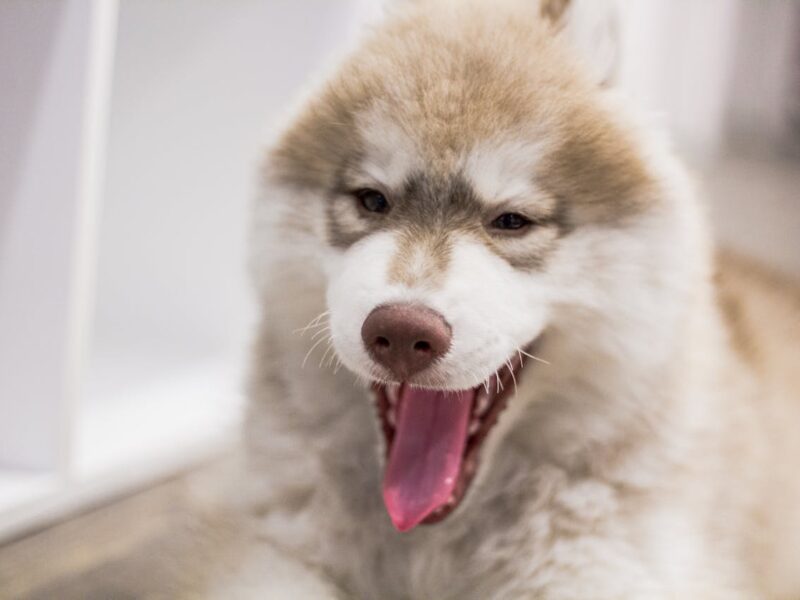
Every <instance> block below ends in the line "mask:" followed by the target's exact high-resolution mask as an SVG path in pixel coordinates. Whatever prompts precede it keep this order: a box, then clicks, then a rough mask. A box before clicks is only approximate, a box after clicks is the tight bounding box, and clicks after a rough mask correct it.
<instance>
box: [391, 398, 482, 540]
mask: <svg viewBox="0 0 800 600" xmlns="http://www.w3.org/2000/svg"><path fill="white" fill-rule="evenodd" d="M474 395H475V393H474V391H472V390H468V391H464V392H437V391H433V390H423V389H416V388H412V387H410V386H408V385H404V386H403V387H402V388H401V396H400V399H399V406H398V411H399V414H398V415H397V427H396V429H395V435H394V441H393V442H392V450H391V453H390V456H389V463H388V465H387V466H386V474H385V476H384V479H383V501H384V503H385V504H386V509H387V510H388V511H389V516H390V517H391V519H392V523H394V526H395V527H396V528H397V529H398V530H399V531H408V530H409V529H411V528H413V527H415V526H417V525H419V523H420V522H421V521H422V520H423V519H425V517H427V516H428V515H429V514H431V513H432V512H433V511H434V510H436V509H437V508H439V507H440V506H442V505H443V504H445V503H446V502H447V501H448V500H449V499H450V495H451V494H452V493H453V490H454V489H455V487H456V483H457V482H458V474H459V470H460V469H461V459H462V457H463V455H464V447H465V445H466V442H467V427H468V425H469V418H470V414H471V412H472V401H473V398H474Z"/></svg>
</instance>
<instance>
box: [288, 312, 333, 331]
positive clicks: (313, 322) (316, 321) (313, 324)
mask: <svg viewBox="0 0 800 600" xmlns="http://www.w3.org/2000/svg"><path fill="white" fill-rule="evenodd" d="M330 312H331V311H329V310H326V311H324V312H321V313H320V314H318V315H317V316H316V317H314V318H313V319H311V320H310V321H309V322H308V324H307V325H306V326H305V327H300V328H299V329H295V330H294V331H293V332H292V333H299V334H300V335H301V336H302V335H303V334H304V333H305V332H306V331H308V330H309V329H312V328H314V327H317V326H319V324H320V321H321V320H322V319H323V318H324V317H326V316H328V315H329V314H330Z"/></svg>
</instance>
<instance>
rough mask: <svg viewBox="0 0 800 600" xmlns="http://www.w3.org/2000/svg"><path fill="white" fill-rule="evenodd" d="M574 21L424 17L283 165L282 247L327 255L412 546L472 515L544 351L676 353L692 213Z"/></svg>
mask: <svg viewBox="0 0 800 600" xmlns="http://www.w3.org/2000/svg"><path fill="white" fill-rule="evenodd" d="M577 4H578V5H576V6H570V3H569V2H567V1H554V0H546V1H544V2H542V3H537V2H526V1H523V0H509V1H504V2H492V3H489V2H487V1H484V2H481V1H464V0H459V1H458V2H456V1H448V0H431V1H428V2H426V1H424V0H421V1H418V2H413V1H412V2H408V4H407V6H405V7H403V8H402V9H400V10H399V11H398V12H397V13H396V14H394V15H392V16H391V17H390V18H389V19H388V20H387V21H386V22H385V23H384V24H382V25H381V26H379V27H377V28H376V29H375V30H374V31H373V32H371V33H370V35H369V36H368V38H367V39H366V40H365V42H364V44H363V45H362V46H361V47H360V48H359V49H358V51H357V52H356V53H354V54H353V56H352V57H351V58H350V59H349V60H348V61H346V62H345V64H344V65H343V66H342V67H341V69H340V70H339V72H338V73H337V74H336V76H335V77H334V78H333V79H331V80H330V81H329V82H328V83H327V84H326V85H325V87H324V88H323V89H322V91H321V92H320V93H319V94H318V95H317V96H315V97H314V98H313V99H312V100H311V101H310V102H309V103H308V105H307V106H306V107H305V109H304V112H302V113H301V114H300V115H299V117H298V118H297V119H296V120H295V121H294V123H293V124H292V125H291V127H290V128H289V129H288V130H287V132H286V133H285V134H284V135H283V137H282V138H281V139H280V141H279V143H278V144H277V145H276V147H275V148H274V149H273V151H272V152H271V154H270V159H269V164H268V167H267V176H268V179H269V185H270V189H272V190H280V191H279V192H278V193H277V195H278V196H280V197H281V198H283V199H284V200H283V202H282V203H281V208H280V215H281V216H280V218H279V219H278V227H279V228H280V227H282V228H285V229H286V230H290V231H294V232H297V233H299V234H301V235H302V236H304V239H307V240H313V245H314V247H315V248H317V249H318V250H319V252H318V255H317V259H318V260H319V263H320V265H321V266H322V268H323V270H324V272H325V275H326V280H327V304H328V309H329V311H330V314H329V317H330V318H329V322H330V332H331V338H332V341H333V345H334V347H335V350H336V353H337V355H338V358H339V359H340V360H341V362H342V363H343V364H344V365H345V366H346V367H348V368H349V369H350V370H351V371H353V372H354V373H355V374H357V375H358V376H360V377H361V378H363V379H365V380H367V381H369V382H371V383H373V384H374V385H375V387H376V390H377V393H378V401H379V406H380V408H381V410H380V414H381V417H382V424H383V430H384V433H385V435H386V440H387V446H388V449H389V463H388V466H387V475H386V482H385V486H384V496H385V498H386V503H387V506H388V507H389V512H390V514H391V515H392V518H393V520H394V522H395V524H396V525H397V526H398V528H399V529H408V528H410V527H413V526H414V525H416V524H417V523H419V522H422V521H423V520H424V521H426V522H431V521H435V520H438V519H440V518H443V517H444V516H445V515H447V514H448V513H449V511H450V510H452V508H453V507H454V506H456V505H457V504H458V502H459V501H460V499H461V497H462V496H463V494H464V491H465V490H466V487H467V485H468V484H469V482H470V480H471V479H472V476H473V474H474V473H475V470H476V469H477V456H478V451H479V449H480V446H481V445H482V444H483V442H484V440H485V439H486V438H487V436H488V434H489V431H490V430H491V429H492V426H493V425H494V423H495V421H496V420H497V418H498V415H499V412H500V411H501V410H502V408H503V407H504V405H505V402H506V399H507V396H508V395H509V393H511V392H513V387H515V386H516V380H517V377H519V376H520V375H522V371H523V370H526V369H527V367H525V368H524V369H523V366H524V365H525V363H526V362H528V363H530V360H531V359H533V356H534V353H535V352H537V350H538V348H539V346H537V344H538V343H539V340H541V339H542V337H543V335H544V334H545V333H547V332H550V331H558V332H561V333H563V334H565V335H570V336H572V337H573V339H580V338H581V336H585V337H586V340H587V341H586V342H585V345H587V346H588V345H589V344H590V342H589V341H588V340H589V339H590V338H592V339H594V337H593V334H590V330H593V328H594V329H596V328H597V327H600V326H602V325H603V324H604V325H606V326H607V333H608V335H609V337H610V338H613V340H611V341H609V340H606V341H607V342H608V343H610V344H611V345H613V344H615V343H617V341H618V340H622V339H624V335H625V334H624V332H625V331H633V330H636V328H637V327H645V328H646V331H647V334H646V335H645V336H644V339H650V340H651V341H653V340H658V339H660V336H667V337H668V336H669V335H671V332H670V328H671V327H672V325H673V324H674V318H673V313H674V312H675V311H674V310H672V309H671V308H670V307H671V306H673V305H676V303H671V301H670V299H669V298H668V297H667V296H668V295H667V294H664V290H665V289H667V288H669V289H672V287H670V286H669V285H662V273H669V274H670V276H675V277H678V275H674V274H675V273H677V271H679V270H680V269H678V268H677V267H676V265H677V266H680V265H684V264H685V262H686V261H685V260H684V259H683V258H682V257H683V256H684V255H685V254H686V252H687V249H686V248H687V246H688V245H690V242H689V241H687V240H689V237H690V236H688V234H687V233H686V231H687V227H686V222H687V221H688V220H690V219H689V218H688V217H686V214H688V212H691V211H690V210H687V208H686V206H685V204H686V203H685V202H684V201H683V200H681V198H683V196H682V194H681V193H679V192H677V191H676V189H675V188H677V187H680V184H679V183H676V180H675V179H674V178H673V177H672V175H673V173H672V171H673V167H672V165H671V163H670V161H669V159H668V158H665V156H667V155H666V153H665V152H663V151H662V150H661V149H660V148H658V147H657V145H654V144H651V143H650V142H649V141H647V140H645V139H644V138H642V136H641V135H640V134H639V132H638V130H637V129H636V127H634V126H633V125H632V124H630V123H628V122H627V121H626V119H625V115H624V114H622V111H620V110H619V109H618V107H617V105H616V104H615V102H614V101H613V99H612V98H613V91H612V90H610V89H609V86H610V83H611V82H612V80H613V72H614V60H613V57H614V49H613V45H609V43H608V41H607V35H606V34H609V32H612V33H613V28H614V21H613V19H612V18H610V17H608V16H607V14H606V13H605V12H604V13H602V14H601V15H600V16H599V17H598V16H597V14H595V15H594V17H593V18H590V19H588V20H587V18H586V17H585V16H583V14H582V13H581V12H580V6H579V5H580V4H584V5H587V6H592V7H594V13H597V6H598V5H599V4H605V3H598V2H588V3H587V2H583V3H580V2H578V3H577ZM589 12H590V13H591V12H592V11H589ZM590 16H591V15H590ZM587 23H588V24H587ZM592 24H593V25H592ZM598 32H600V34H602V35H600V34H598ZM587 37H589V38H592V39H594V40H595V41H596V42H597V41H599V43H600V48H598V49H596V51H595V52H594V53H592V52H589V55H592V57H593V60H586V59H585V56H586V54H583V55H581V53H580V52H576V49H578V50H583V51H584V52H585V51H586V50H587V48H588V47H589V44H588V43H587V42H585V38H587ZM582 40H583V41H582ZM692 243H693V242H692ZM673 287H674V286H673ZM653 304H655V305H657V306H659V307H661V306H662V305H664V307H666V308H664V309H661V308H659V309H658V310H654V307H653ZM642 339H643V338H642V336H641V335H639V336H637V337H636V340H637V343H641V341H642ZM656 343H657V342H656ZM654 353H655V354H657V353H658V350H657V348H656V349H655V350H654ZM546 358H547V357H545V359H546ZM526 359H527V360H526ZM421 456H422V457H424V459H423V458H420V457H421ZM423 463H424V464H423ZM433 463H436V464H435V465H434V466H431V465H432V464H433Z"/></svg>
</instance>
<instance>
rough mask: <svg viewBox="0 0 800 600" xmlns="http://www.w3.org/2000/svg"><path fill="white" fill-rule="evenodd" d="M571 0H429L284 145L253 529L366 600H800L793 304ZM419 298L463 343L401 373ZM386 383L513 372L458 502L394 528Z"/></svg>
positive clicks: (266, 210)
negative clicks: (397, 362) (723, 219)
mask: <svg viewBox="0 0 800 600" xmlns="http://www.w3.org/2000/svg"><path fill="white" fill-rule="evenodd" d="M566 4H567V3H565V2H544V3H542V4H537V3H536V2H528V1H524V0H509V1H503V2H494V3H490V2H480V1H476V2H467V1H462V2H450V1H447V0H431V1H430V2H418V3H412V4H410V5H409V6H408V7H405V8H403V9H402V10H401V11H400V12H399V13H398V14H397V15H395V16H394V17H392V18H390V19H388V20H387V22H386V23H385V24H383V25H382V26H381V27H379V28H377V29H376V31H375V32H373V33H372V34H371V35H370V36H369V38H368V39H367V40H366V42H365V43H364V45H363V46H362V47H361V48H360V49H359V50H358V51H357V52H356V53H355V54H354V55H353V56H352V57H351V58H350V59H349V60H348V61H346V63H345V64H344V65H343V67H342V68H341V70H340V72H339V73H338V74H337V75H336V76H335V77H334V78H333V79H332V80H331V81H329V82H328V83H327V84H326V85H325V86H324V88H323V89H322V90H321V91H320V92H319V93H318V94H317V95H316V96H314V97H313V98H312V99H311V100H310V101H309V102H308V103H307V104H306V105H305V106H304V108H303V111H302V112H301V113H300V114H299V115H298V116H297V118H296V119H295V120H294V121H293V123H292V125H291V126H290V127H289V128H288V129H287V131H286V133H285V134H284V135H283V136H282V137H281V139H280V140H279V141H278V142H277V143H276V145H275V147H274V148H273V149H272V150H271V152H270V155H269V159H268V162H267V166H266V168H265V172H264V175H265V176H264V179H265V187H264V192H263V196H262V198H261V199H260V200H259V203H258V207H257V213H256V236H255V238H254V258H253V268H254V273H255V275H256V279H257V281H258V283H259V294H260V301H261V303H262V306H263V320H262V325H261V327H260V332H259V336H258V341H257V344H256V351H255V358H254V363H253V376H252V380H251V393H250V395H251V403H250V410H249V413H248V419H247V423H248V427H247V434H246V439H247V445H248V449H249V455H248V456H249V468H250V471H249V475H248V485H250V486H251V487H252V493H251V497H252V499H253V505H252V514H253V519H254V523H255V524H254V527H255V528H257V530H258V531H259V532H260V533H261V534H262V535H264V536H265V537H267V538H268V539H269V540H270V543H271V544H273V545H275V546H276V547H278V548H279V549H280V550H281V551H282V552H285V553H286V554H287V555H289V556H292V557H294V558H295V559H297V560H298V561H301V562H302V563H304V564H306V565H308V566H309V567H310V568H311V569H312V570H313V571H315V572H318V573H320V574H322V576H323V577H324V578H325V579H326V580H329V581H331V582H333V584H334V587H335V589H336V590H338V592H333V593H334V594H336V593H338V594H340V595H341V596H342V597H357V598H375V599H377V598H380V599H394V598H397V599H401V598H436V599H447V598H453V599H455V598H497V599H501V598H509V599H512V598H575V599H584V598H609V599H612V598H613V599H617V598H760V597H771V598H784V597H786V598H791V597H796V594H798V593H800V570H798V569H796V568H795V564H794V563H793V561H795V559H796V557H797V556H798V555H800V509H798V507H799V506H800V478H798V477H796V474H795V473H793V472H792V468H793V466H794V463H796V459H797V457H800V442H798V436H796V435H794V433H793V431H794V430H795V429H796V427H797V425H798V424H800V401H798V398H797V397H796V395H797V394H796V390H797V389H798V387H797V385H798V383H800V379H798V375H797V374H796V366H798V365H800V351H798V349H797V344H796V340H797V339H798V337H800V325H798V320H797V310H796V308H797V302H796V299H794V300H793V299H791V298H790V297H789V296H787V295H786V294H785V293H782V292H780V291H779V288H778V287H776V285H775V284H773V283H771V282H770V281H768V280H767V279H765V277H764V276H763V275H761V274H759V273H758V272H756V271H754V270H753V269H752V268H751V267H749V266H747V265H743V264H742V263H741V262H739V261H736V260H729V259H725V260H723V261H716V260H715V258H714V255H713V249H712V247H711V244H710V240H709V236H708V233H707V229H706V225H705V222H704V214H703V210H702V206H701V204H700V203H699V202H698V200H697V199H696V196H695V193H694V190H693V189H692V186H691V185H690V183H689V181H688V179H687V176H686V175H685V173H684V171H683V169H682V167H681V166H680V164H679V163H678V162H677V161H676V160H675V159H674V158H673V156H672V154H671V152H670V150H669V148H668V147H667V145H666V144H665V143H664V142H663V141H661V140H660V139H659V138H658V137H657V136H655V135H653V134H652V133H650V132H649V130H648V128H645V127H642V126H640V125H639V124H637V123H636V122H635V121H634V119H633V118H632V117H631V116H630V111H629V109H628V108H626V107H625V105H624V104H623V103H622V102H621V101H620V100H619V98H617V95H616V93H615V92H614V91H613V88H611V87H610V86H609V85H608V81H609V80H610V79H611V69H610V64H611V63H610V62H609V61H607V60H606V55H607V52H601V51H598V52H597V55H596V56H595V57H594V58H596V59H598V60H599V62H593V63H592V65H594V66H593V68H587V64H588V63H581V62H580V61H579V60H578V59H576V58H575V56H574V54H575V51H574V50H575V48H579V47H581V44H580V43H579V42H575V43H573V41H574V40H575V39H576V38H572V37H570V36H572V35H573V33H574V32H578V33H580V32H584V33H585V31H586V27H585V26H584V25H581V23H580V22H579V21H574V20H571V19H575V18H577V16H576V15H577V14H578V7H577V6H576V7H565V5H566ZM596 5H597V4H596V3H595V6H596ZM602 23H605V24H607V22H605V21H602ZM592 31H595V30H592ZM576 35H577V34H576ZM598 65H599V66H598ZM376 190H377V192H376ZM378 192H379V193H378ZM509 215H511V216H509ZM717 273H718V274H719V278H721V279H719V278H718V277H716V276H715V274H717ZM718 279H719V281H718ZM394 305H402V306H418V305H424V306H425V307H428V308H430V310H432V311H435V312H436V313H437V314H439V315H441V316H442V320H443V322H446V324H447V329H448V331H449V332H450V333H451V334H452V339H451V340H450V341H449V346H448V347H447V350H446V352H445V353H443V354H442V356H440V357H437V358H436V360H435V361H433V362H432V363H431V364H430V366H428V367H426V368H424V369H422V370H421V371H419V372H414V373H410V371H409V372H408V373H406V375H404V376H402V377H401V376H395V375H396V373H397V372H398V369H397V368H395V367H394V366H389V367H387V366H386V365H385V364H383V363H382V362H381V361H380V360H379V358H376V357H377V356H378V355H377V354H376V352H377V350H374V349H371V348H370V347H369V341H368V340H367V338H366V337H364V328H363V327H362V324H364V323H365V322H366V321H367V320H368V319H369V318H370V315H372V314H373V312H374V311H375V310H376V308H379V307H382V306H394ZM426 310H427V309H426ZM359 334H361V335H359ZM362 338H363V339H362ZM326 343H327V346H326ZM526 357H527V359H526ZM517 359H518V362H516V363H514V364H512V360H514V361H516V360H517ZM523 362H524V367H522V366H519V365H520V363H523ZM339 363H342V364H343V366H344V368H338V367H339V366H340V364H339ZM387 364H388V363H387ZM793 367H795V368H793ZM403 368H405V367H403ZM393 369H394V370H393ZM504 369H507V372H508V373H509V374H510V377H511V378H513V382H512V381H511V380H510V379H509V378H508V376H506V378H505V379H503V377H502V376H501V371H502V370H504ZM354 375H355V377H354ZM373 383H374V384H375V385H376V386H378V387H380V388H381V389H382V390H384V391H383V392H381V393H382V394H383V396H380V397H382V398H386V397H388V396H389V395H390V394H397V393H398V392H397V391H396V390H397V389H398V388H396V387H393V386H396V385H397V384H400V387H399V390H400V392H399V393H400V395H401V396H400V403H401V405H402V406H406V407H409V406H411V405H412V404H413V402H414V400H413V398H412V395H413V394H414V393H416V392H414V391H413V390H414V389H422V390H428V391H425V392H420V393H424V394H428V396H425V397H426V398H439V396H437V395H436V394H440V395H441V394H447V393H457V392H456V391H458V390H465V389H470V390H474V391H472V392H470V394H473V396H470V398H473V397H474V398H475V399H476V400H474V402H476V403H477V398H479V397H480V395H481V391H480V390H481V388H485V389H486V394H487V395H491V394H495V395H494V396H491V397H495V398H499V396H500V391H499V389H500V386H501V385H505V386H506V387H508V388H509V391H508V393H509V394H510V387H511V385H512V383H513V394H511V397H510V398H509V400H508V405H507V408H506V409H505V410H504V411H503V412H502V414H501V415H500V417H499V421H498V423H497V425H494V424H493V423H485V422H483V421H476V422H475V426H476V428H478V427H479V428H480V429H479V431H481V432H483V431H484V430H485V431H486V433H485V439H483V437H482V438H481V441H480V443H479V444H478V445H480V454H479V461H477V459H476V461H475V462H474V463H472V462H470V461H468V460H467V459H466V458H464V459H463V462H462V463H461V467H460V468H461V471H459V472H458V475H457V477H459V478H463V479H464V486H466V487H469V489H468V490H467V491H464V489H466V487H459V486H458V485H456V487H455V488H453V487H451V488H446V490H445V491H447V490H450V492H449V493H450V494H451V495H450V500H448V503H449V504H448V505H447V506H448V507H449V508H448V510H452V514H449V513H447V511H445V512H444V513H442V512H441V511H439V512H437V511H436V510H434V512H432V513H430V512H428V513H425V514H424V515H422V514H421V513H420V515H421V516H419V518H418V519H417V520H415V521H414V522H413V523H412V522H411V521H407V520H404V519H406V514H405V513H403V510H405V509H404V508H403V510H400V509H397V508H394V509H393V508H392V506H391V502H390V501H389V500H386V502H387V507H389V511H390V514H391V516H392V519H391V520H390V518H389V517H387V514H386V512H387V508H385V507H384V502H383V501H382V499H381V485H382V484H381V481H382V480H384V484H383V485H384V499H386V498H388V496H387V489H389V488H387V483H386V480H385V479H384V474H385V472H388V471H387V465H386V462H387V458H386V455H387V452H388V453H389V456H390V457H391V458H390V459H388V460H389V466H390V467H391V466H392V465H393V464H394V462H396V463H397V464H398V465H399V466H398V469H401V470H402V469H403V468H405V466H404V465H403V464H401V460H400V459H395V458H394V455H393V454H391V450H392V449H396V448H398V447H400V446H402V444H403V443H404V442H403V441H402V439H401V436H402V435H404V433H403V432H402V428H403V427H405V428H408V427H410V426H409V425H408V423H411V422H414V418H415V417H413V416H407V418H406V417H404V416H403V413H402V412H401V413H400V414H394V415H393V416H392V417H391V419H389V417H387V413H386V412H385V410H384V409H385V406H387V405H384V409H381V408H380V406H379V408H378V412H379V418H376V414H375V413H376V407H375V404H374V400H373V397H372V396H373V392H372V390H371V389H370V385H371V384H373ZM490 385H491V386H497V390H496V392H492V391H491V390H490V389H489V386H490ZM392 390H395V391H392ZM409 390H411V391H409ZM459 393H460V392H459ZM403 394H405V396H403ZM441 397H442V398H444V397H446V396H441ZM432 401H433V400H430V399H429V400H428V402H432ZM496 401H497V402H498V403H499V400H496ZM500 409H502V407H500ZM382 410H384V412H381V411H382ZM402 410H403V409H402V408H401V409H400V411H402ZM410 410H411V409H410V408H406V411H407V413H406V415H408V411H410ZM476 410H477V409H475V408H473V412H472V418H473V420H474V419H475V411H476ZM454 414H455V413H454ZM459 414H460V413H459ZM468 416H469V415H468ZM404 418H406V421H407V422H406V424H403V423H397V422H395V421H396V420H398V419H399V420H400V421H402V420H403V419H404ZM419 418H420V419H422V417H419ZM387 432H388V433H387ZM448 435H449V434H448ZM453 435H454V436H455V434H453ZM464 435H465V436H466V434H464ZM481 435H482V436H483V435H484V434H483V433H482V434H481ZM470 439H471V438H470ZM398 440H399V441H398ZM468 447H471V446H468ZM465 452H466V451H465ZM465 456H466V455H465ZM465 465H470V466H469V468H470V469H472V467H473V466H475V465H477V466H475V469H476V470H475V473H474V474H473V473H472V472H471V471H470V473H468V475H467V476H465V475H464V473H463V471H464V469H466V468H467V467H465ZM390 470H391V469H390ZM473 475H474V480H473ZM386 477H389V476H388V475H387V476H386ZM404 485H410V484H404ZM454 485H455V484H454ZM389 487H391V486H389ZM420 489H422V488H420ZM437 490H438V488H437ZM453 490H456V491H453ZM420 493H421V494H422V495H424V493H427V492H424V490H423V492H420ZM431 493H432V492H431ZM462 495H463V499H462ZM453 504H454V505H455V508H452V506H451V505H453ZM444 506H445V505H444V504H442V506H440V507H439V509H442V510H443V507H444ZM401 508H402V507H401ZM393 510H394V512H392V511H393ZM437 510H438V509H437ZM442 514H446V518H444V520H443V521H442V522H440V523H432V524H429V525H420V526H416V525H417V523H418V521H419V520H420V519H423V518H425V519H428V520H426V521H423V522H426V523H430V522H431V521H430V519H432V517H436V518H440V517H441V515H442ZM437 515H439V517H437ZM415 518H416V517H415ZM392 521H394V524H395V527H397V528H399V529H410V530H409V531H406V532H405V533H398V532H397V531H395V528H393V526H392ZM793 594H794V595H795V596H792V595H793Z"/></svg>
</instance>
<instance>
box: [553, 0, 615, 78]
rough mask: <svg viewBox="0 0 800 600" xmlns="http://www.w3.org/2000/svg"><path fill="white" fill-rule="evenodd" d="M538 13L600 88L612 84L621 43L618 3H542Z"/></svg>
mask: <svg viewBox="0 0 800 600" xmlns="http://www.w3.org/2000/svg"><path fill="white" fill-rule="evenodd" d="M540 13H541V15H542V18H544V19H545V20H546V21H548V22H550V23H551V24H552V25H553V27H554V28H555V30H556V31H557V32H558V35H560V36H562V37H563V38H564V39H565V40H566V42H567V43H568V44H569V45H571V46H572V48H573V49H574V50H575V52H576V53H577V54H578V56H579V57H580V58H581V59H582V60H583V61H584V63H585V64H586V66H587V68H588V69H589V72H590V74H591V76H592V77H593V78H594V80H595V81H596V82H597V83H598V84H599V85H603V86H612V85H614V83H615V82H616V79H617V72H618V70H619V62H620V44H621V33H620V15H619V4H618V2H617V0H541V4H540Z"/></svg>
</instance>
